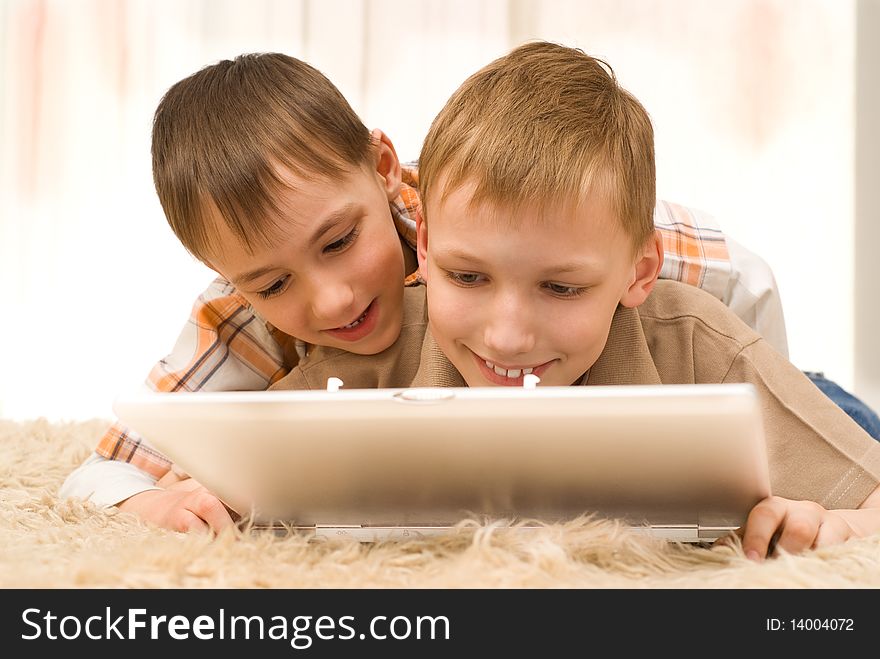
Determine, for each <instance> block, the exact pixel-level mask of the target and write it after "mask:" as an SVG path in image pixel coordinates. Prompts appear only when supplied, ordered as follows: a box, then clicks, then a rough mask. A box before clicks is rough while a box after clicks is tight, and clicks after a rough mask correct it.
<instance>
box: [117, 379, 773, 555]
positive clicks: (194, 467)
mask: <svg viewBox="0 0 880 659" xmlns="http://www.w3.org/2000/svg"><path fill="white" fill-rule="evenodd" d="M536 380H537V378H535V377H534V376H532V377H531V381H529V380H527V381H526V386H523V387H478V388H415V389H413V388H410V389H359V390H358V389H352V390H346V389H344V387H342V386H341V384H342V382H341V381H340V380H338V379H337V378H331V379H330V380H329V381H328V388H327V390H326V391H262V392H198V393H157V392H153V391H146V390H140V391H136V392H131V393H127V394H124V395H122V396H120V397H118V398H117V399H116V401H115V403H114V407H113V409H114V411H115V413H116V415H117V416H118V418H119V419H120V420H121V421H122V422H123V423H125V424H126V425H128V426H129V427H130V428H132V429H134V430H135V431H137V432H138V433H139V434H141V435H142V436H143V437H144V438H145V439H146V440H147V441H148V442H149V443H150V444H151V445H153V446H154V447H155V448H156V449H158V450H159V451H161V452H162V453H164V454H165V455H166V456H168V457H169V458H171V459H172V460H173V461H174V462H175V463H176V464H177V466H179V467H180V468H181V469H183V470H185V471H186V472H187V473H188V474H190V475H191V476H192V477H193V478H195V479H196V480H198V481H199V482H201V483H202V484H203V485H204V486H205V487H207V488H208V489H209V490H210V491H212V492H213V493H214V494H216V495H217V496H218V497H219V498H220V499H221V500H222V501H223V502H224V503H225V504H226V505H227V506H228V507H229V508H230V509H231V510H232V511H234V512H236V513H238V514H239V515H240V516H241V517H242V518H243V519H245V520H248V521H249V522H250V523H252V524H254V525H256V526H257V527H266V526H274V527H277V528H281V529H295V530H297V531H302V532H306V533H310V534H313V535H316V536H329V535H333V536H337V535H346V536H352V537H355V538H359V539H361V540H365V541H372V540H379V539H387V538H394V537H411V536H414V535H427V534H433V533H442V532H446V531H448V529H450V527H452V526H454V525H455V524H456V523H458V522H459V521H460V520H462V519H465V518H468V519H477V520H482V521H483V522H491V521H494V520H504V521H506V522H511V523H513V522H517V521H526V522H528V521H532V522H535V523H537V524H543V523H553V522H560V521H565V520H570V519H573V518H576V517H578V516H580V515H583V514H591V513H592V514H596V515H599V516H602V517H611V518H618V519H622V520H624V521H625V522H626V523H627V524H628V525H630V526H632V527H633V528H635V529H637V530H640V531H644V532H646V533H650V534H651V535H655V536H658V537H663V538H667V539H669V540H674V541H683V542H711V541H713V540H714V539H717V538H719V537H721V536H723V535H726V534H727V533H729V532H730V531H732V530H734V529H736V528H737V527H740V526H742V525H743V524H744V522H745V520H746V517H747V516H748V513H749V511H750V510H751V508H752V507H753V506H754V505H755V504H756V503H757V502H758V501H760V500H761V499H763V498H765V497H767V496H769V495H770V482H769V474H768V466H767V454H766V447H765V440H764V434H763V424H762V418H761V410H760V405H759V401H758V396H757V393H756V391H755V390H754V388H753V387H752V386H751V385H748V384H701V385H648V386H606V387H599V386H597V387H553V386H547V387H536V386H534V385H535V384H536ZM523 526H525V527H528V524H523Z"/></svg>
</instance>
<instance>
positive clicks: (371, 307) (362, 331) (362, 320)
mask: <svg viewBox="0 0 880 659" xmlns="http://www.w3.org/2000/svg"><path fill="white" fill-rule="evenodd" d="M378 304H379V303H378V302H377V301H376V300H375V299H374V300H373V301H372V302H370V304H368V305H367V308H366V309H364V310H363V311H362V312H361V315H360V316H358V317H357V318H355V319H354V320H353V321H351V322H350V323H348V324H347V325H340V326H339V327H333V328H331V329H326V330H324V331H325V332H327V334H329V335H330V336H333V337H335V338H336V339H340V340H342V341H347V342H350V341H360V340H361V339H363V338H364V337H366V336H368V335H370V334H371V333H372V332H373V330H375V329H376V323H378V322H379V321H378V316H379V313H380V312H379V307H378Z"/></svg>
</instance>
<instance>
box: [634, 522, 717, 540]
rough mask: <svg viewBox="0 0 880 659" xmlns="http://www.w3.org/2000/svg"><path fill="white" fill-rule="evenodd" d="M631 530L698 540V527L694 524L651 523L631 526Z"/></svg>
mask: <svg viewBox="0 0 880 659" xmlns="http://www.w3.org/2000/svg"><path fill="white" fill-rule="evenodd" d="M631 528H632V531H634V532H635V533H641V534H644V535H650V536H651V537H654V538H662V539H666V540H677V541H680V542H687V541H689V540H694V541H696V540H700V528H699V526H698V525H696V524H652V525H650V526H633V527H631Z"/></svg>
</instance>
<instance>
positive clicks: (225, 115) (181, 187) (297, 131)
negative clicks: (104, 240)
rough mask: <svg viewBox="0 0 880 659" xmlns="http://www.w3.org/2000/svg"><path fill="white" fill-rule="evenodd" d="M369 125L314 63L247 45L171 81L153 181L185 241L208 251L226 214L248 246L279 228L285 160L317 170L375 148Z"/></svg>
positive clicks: (308, 172)
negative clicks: (214, 220) (216, 222)
mask: <svg viewBox="0 0 880 659" xmlns="http://www.w3.org/2000/svg"><path fill="white" fill-rule="evenodd" d="M369 144H370V133H369V131H368V130H367V128H366V127H365V126H364V124H363V122H362V121H361V120H360V118H358V116H357V115H356V114H355V113H354V111H353V110H352V109H351V107H350V106H349V104H348V102H347V101H346V100H345V97H344V96H343V95H342V94H341V93H340V92H339V90H338V89H337V88H336V87H335V86H334V85H333V84H332V83H331V82H330V81H329V80H328V79H327V78H326V77H325V76H324V75H323V74H321V73H320V72H319V71H318V70H317V69H315V68H313V67H311V66H309V65H308V64H306V63H305V62H302V61H300V60H298V59H295V58H293V57H290V56H287V55H283V54H279V53H257V54H245V55H241V56H239V57H236V58H235V59H234V60H223V61H220V62H218V63H216V64H213V65H211V66H207V67H205V68H203V69H201V70H200V71H197V72H196V73H194V74H193V75H191V76H189V77H188V78H185V79H183V80H181V81H180V82H177V83H176V84H174V85H173V86H172V87H171V88H170V89H169V90H168V91H167V93H166V94H165V95H164V97H163V98H162V100H161V102H160V103H159V106H158V108H157V109H156V113H155V117H154V119H153V143H152V155H153V181H154V183H155V185H156V191H157V193H158V195H159V201H160V202H161V203H162V209H163V210H164V211H165V216H166V218H167V219H168V223H169V224H170V225H171V228H172V230H173V231H174V233H175V235H176V236H177V237H178V239H179V240H180V241H181V242H182V243H183V245H184V247H186V249H187V250H188V251H189V252H190V253H192V254H193V255H194V256H196V258H199V259H201V260H202V261H206V260H208V258H209V256H210V255H211V254H216V251H217V250H218V249H219V245H217V244H216V239H214V238H213V232H212V231H211V224H210V220H209V218H210V217H211V214H212V211H214V210H216V211H219V214H220V216H221V217H222V219H223V221H225V223H226V225H227V226H228V227H229V228H230V229H231V230H232V231H233V233H234V234H235V235H236V236H237V237H238V238H239V239H240V240H241V242H242V244H243V245H244V246H245V248H246V249H248V250H252V249H253V247H254V245H255V244H261V245H268V244H270V242H271V241H272V239H273V238H277V230H278V228H279V224H278V216H279V214H280V213H281V209H280V208H279V207H278V203H277V201H276V199H277V195H278V193H279V192H280V191H281V190H282V189H283V188H289V187H290V185H289V183H287V182H285V180H284V179H283V177H282V175H281V173H279V171H278V170H279V167H283V168H286V169H288V170H290V171H291V172H292V173H293V174H294V175H296V176H299V177H302V178H307V179H315V178H320V177H329V176H338V175H340V174H342V173H343V172H345V171H346V169H348V168H349V167H350V166H351V165H358V166H359V165H361V164H363V163H365V162H367V160H368V157H369V153H370V150H369Z"/></svg>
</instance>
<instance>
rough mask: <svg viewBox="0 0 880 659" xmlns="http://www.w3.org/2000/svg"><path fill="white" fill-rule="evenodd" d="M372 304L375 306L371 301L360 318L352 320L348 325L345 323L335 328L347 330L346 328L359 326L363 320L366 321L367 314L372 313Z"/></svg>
mask: <svg viewBox="0 0 880 659" xmlns="http://www.w3.org/2000/svg"><path fill="white" fill-rule="evenodd" d="M372 306H373V303H372V302H370V304H369V306H368V307H367V308H366V309H364V312H363V313H362V314H361V315H360V317H359V318H357V319H356V320H353V321H352V322H350V323H349V324H348V325H343V326H342V327H336V328H334V329H344V330H346V329H352V328H354V327H357V326H358V325H360V324H361V323H362V322H364V318H366V317H367V314H368V313H370V307H372Z"/></svg>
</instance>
